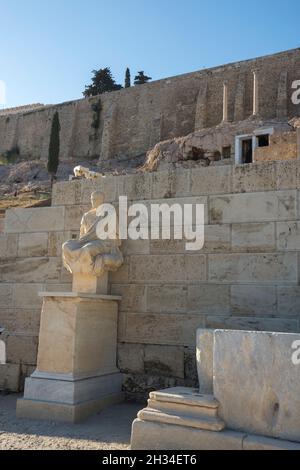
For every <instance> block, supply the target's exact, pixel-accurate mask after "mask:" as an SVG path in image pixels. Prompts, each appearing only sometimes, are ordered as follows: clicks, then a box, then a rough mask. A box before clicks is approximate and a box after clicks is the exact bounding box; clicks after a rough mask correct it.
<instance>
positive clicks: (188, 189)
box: [0, 159, 300, 398]
mask: <svg viewBox="0 0 300 470" xmlns="http://www.w3.org/2000/svg"><path fill="white" fill-rule="evenodd" d="M95 188H99V189H101V190H102V191H103V192H104V193H105V194H106V198H107V201H108V202H117V200H118V197H119V195H127V196H128V198H129V200H130V201H146V202H147V203H149V202H150V201H153V200H155V201H156V202H158V201H164V202H166V201H167V202H168V203H173V202H178V201H180V202H185V203H188V202H199V203H204V204H205V220H206V227H205V246H204V249H203V250H202V251H201V252H187V251H185V244H184V241H175V240H171V241H125V242H123V252H124V254H125V263H124V265H123V266H122V268H121V269H120V270H119V271H118V272H116V273H111V274H110V287H111V293H113V294H121V295H122V297H123V300H122V302H121V304H120V319H119V338H118V365H119V367H120V369H121V371H122V372H123V373H124V388H125V390H126V391H127V393H128V395H129V396H134V397H135V398H139V397H142V396H145V395H146V393H147V391H148V390H150V389H160V388H162V387H166V386H171V385H174V384H186V385H194V384H196V380H197V379H196V378H197V373H196V365H195V331H196V329H197V328H199V327H206V328H219V327H220V328H224V327H225V328H232V329H246V330H248V329H249V330H272V331H286V332H291V331H292V332H299V315H300V286H299V283H300V271H299V260H300V258H299V257H300V243H299V240H300V161H299V160H298V159H294V160H290V161H276V162H275V161H274V162H265V163H259V164H252V165H241V166H215V167H208V168H199V169H192V170H177V171H172V172H165V171H160V172H154V173H145V174H136V175H128V176H108V177H106V178H100V179H98V180H95V181H87V180H78V181H72V182H63V183H58V184H56V185H55V186H54V191H53V200H52V207H50V208H36V209H12V210H9V211H7V212H6V217H5V232H4V233H2V234H0V326H1V327H5V328H6V332H5V333H4V338H5V342H6V345H7V362H8V364H7V365H6V366H0V388H1V387H2V388H3V386H6V387H7V388H10V389H18V387H19V384H20V382H21V381H22V380H20V379H22V377H23V376H24V375H26V374H29V373H30V372H31V370H32V369H33V367H34V365H35V362H36V352H37V343H38V331H39V319H40V311H41V299H40V298H39V297H38V295H37V294H38V292H39V291H41V290H48V291H57V290H63V291H65V290H70V289H71V277H70V275H69V274H68V273H67V271H66V270H65V269H64V268H63V267H62V263H61V244H62V242H63V241H65V240H67V239H70V238H72V236H75V235H77V234H78V230H79V225H80V219H81V216H82V214H83V212H84V211H86V210H87V209H88V208H89V198H90V194H91V192H92V190H93V189H95ZM166 198H168V199H166ZM2 337H3V334H2V336H1V338H2ZM1 368H2V369H1Z"/></svg>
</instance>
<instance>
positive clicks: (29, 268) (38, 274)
mask: <svg viewBox="0 0 300 470" xmlns="http://www.w3.org/2000/svg"><path fill="white" fill-rule="evenodd" d="M60 265H61V261H60V259H59V258H25V259H17V260H16V261H14V262H13V261H5V260H4V261H2V262H1V261H0V280H1V281H2V282H3V281H4V282H18V283H31V282H37V283H41V282H58V281H59V280H60Z"/></svg>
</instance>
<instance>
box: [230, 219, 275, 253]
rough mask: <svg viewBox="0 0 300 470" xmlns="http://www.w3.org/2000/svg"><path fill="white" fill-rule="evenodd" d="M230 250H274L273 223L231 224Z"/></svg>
mask: <svg viewBox="0 0 300 470" xmlns="http://www.w3.org/2000/svg"><path fill="white" fill-rule="evenodd" d="M231 236H232V250H233V251H239V252H241V251H245V252H260V251H261V252H268V251H274V250H275V247H276V243H275V226H274V223H271V222H269V223H268V222H265V223H262V222H261V223H249V224H247V223H245V224H232V235H231Z"/></svg>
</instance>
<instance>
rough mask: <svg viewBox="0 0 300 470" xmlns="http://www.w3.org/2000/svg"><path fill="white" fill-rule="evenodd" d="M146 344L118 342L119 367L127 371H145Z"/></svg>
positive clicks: (141, 372) (122, 370)
mask: <svg viewBox="0 0 300 470" xmlns="http://www.w3.org/2000/svg"><path fill="white" fill-rule="evenodd" d="M144 349H145V347H144V345H143V344H132V343H131V344H128V343H119V344H118V351H117V355H118V367H119V369H120V371H121V372H125V373H132V372H133V373H140V374H143V373H144Z"/></svg>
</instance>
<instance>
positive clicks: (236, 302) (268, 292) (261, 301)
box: [230, 285, 277, 317]
mask: <svg viewBox="0 0 300 470" xmlns="http://www.w3.org/2000/svg"><path fill="white" fill-rule="evenodd" d="M276 306H277V298H276V287H275V286H254V285H250V286H249V285H244V286H243V285H242V286H241V285H233V286H231V308H230V310H231V312H232V313H233V314H235V315H238V316H241V315H247V316H251V315H258V316H261V317H264V316H266V315H271V316H275V315H276V311H277V310H276Z"/></svg>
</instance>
